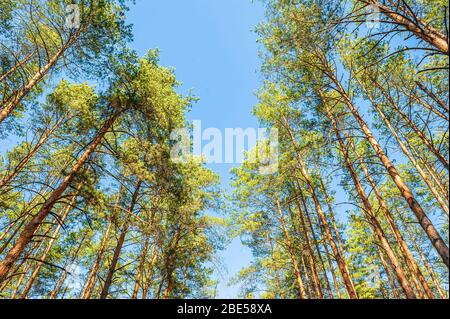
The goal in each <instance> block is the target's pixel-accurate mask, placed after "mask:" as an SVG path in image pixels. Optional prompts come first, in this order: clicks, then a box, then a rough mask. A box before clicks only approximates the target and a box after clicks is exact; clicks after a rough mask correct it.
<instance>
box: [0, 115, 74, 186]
mask: <svg viewBox="0 0 450 319" xmlns="http://www.w3.org/2000/svg"><path fill="white" fill-rule="evenodd" d="M64 119H65V118H64V117H61V118H60V119H59V120H58V121H57V122H56V123H55V125H53V127H52V128H50V129H48V130H45V132H44V133H43V134H42V135H41V137H40V138H39V140H38V142H37V143H36V145H35V146H34V147H33V148H32V149H31V150H30V151H29V152H28V154H27V155H26V156H25V157H24V158H22V159H21V160H20V162H19V163H17V165H16V166H15V167H14V169H13V170H12V172H10V173H9V174H8V175H6V176H5V177H4V178H2V180H1V181H0V189H2V188H4V187H5V186H6V185H8V184H9V183H10V182H11V181H12V180H13V179H14V178H15V177H16V176H17V175H18V174H19V173H20V172H21V171H22V170H23V168H24V167H25V165H26V164H28V162H29V161H30V160H31V159H32V158H33V156H34V155H36V153H37V152H38V151H39V149H40V148H41V147H42V146H43V145H44V144H45V143H46V142H47V140H48V139H49V137H50V136H51V135H52V134H53V133H54V132H55V131H56V129H57V128H58V127H59V126H60V125H61V124H62V123H63V121H64Z"/></svg>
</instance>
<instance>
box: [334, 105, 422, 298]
mask: <svg viewBox="0 0 450 319" xmlns="http://www.w3.org/2000/svg"><path fill="white" fill-rule="evenodd" d="M327 115H328V117H329V119H330V121H331V124H332V126H333V130H334V132H335V134H336V138H337V140H338V142H339V145H340V147H341V151H342V152H343V153H344V160H345V165H346V166H347V169H348V170H349V173H350V175H351V177H352V180H353V183H354V185H355V188H356V191H357V193H358V195H359V198H360V200H361V202H362V203H363V206H364V211H363V212H364V214H365V215H366V216H367V218H368V219H369V221H370V223H371V226H372V227H373V228H374V231H375V233H376V235H377V237H378V240H379V242H380V244H381V246H382V247H383V249H384V251H385V252H386V255H387V256H388V258H389V261H390V262H391V265H392V267H393V268H394V273H395V275H396V277H397V280H398V282H399V284H400V286H401V287H402V289H403V291H404V293H405V295H406V297H407V298H409V299H416V295H415V293H414V291H413V289H412V288H411V286H410V284H409V282H408V279H407V278H406V275H405V273H404V271H403V269H402V267H401V264H400V263H399V262H398V260H397V257H396V256H395V253H394V251H393V250H392V248H391V246H390V244H389V242H388V240H387V239H386V236H385V234H384V231H383V229H382V228H381V225H380V223H379V222H378V219H377V218H376V216H375V214H374V212H373V209H372V205H371V204H370V202H369V200H368V197H367V195H366V193H365V191H364V188H363V187H362V185H361V182H360V180H359V177H358V175H357V173H356V171H355V169H354V166H353V163H352V161H351V159H350V156H349V154H348V149H347V146H346V145H345V143H344V141H343V139H342V137H341V134H340V129H339V127H338V125H337V123H336V121H335V119H334V117H333V115H332V114H331V113H330V112H329V111H327Z"/></svg>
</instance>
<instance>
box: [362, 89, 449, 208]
mask: <svg viewBox="0 0 450 319" xmlns="http://www.w3.org/2000/svg"><path fill="white" fill-rule="evenodd" d="M361 87H362V88H363V90H364V91H365V93H366V95H367V97H368V98H369V100H370V102H371V103H372V105H373V106H374V107H375V109H376V110H377V112H378V114H379V115H380V117H381V118H382V119H383V121H384V123H385V124H386V126H387V127H388V129H389V131H390V132H391V134H392V136H394V138H395V140H396V141H397V143H398V145H399V146H400V148H401V150H402V151H403V153H404V154H405V155H406V156H407V157H408V159H409V160H410V161H411V163H412V164H413V166H414V167H415V169H416V170H417V172H418V173H419V175H420V176H421V177H422V180H423V181H424V182H425V183H426V184H427V186H428V188H429V189H430V191H431V193H432V194H433V196H434V197H435V198H436V200H437V201H438V203H439V205H440V206H441V207H442V209H443V210H444V212H445V213H446V214H447V215H448V213H449V209H448V206H447V203H446V202H445V201H444V200H443V199H442V197H441V196H440V195H439V192H438V191H437V190H436V189H435V187H434V186H433V184H432V183H431V181H430V179H429V178H428V176H427V175H426V173H425V172H424V171H423V169H422V167H420V165H419V164H418V163H417V161H416V159H415V158H414V156H412V154H411V152H410V151H409V150H408V148H407V147H406V146H405V144H404V143H403V142H402V140H401V139H400V136H399V135H398V134H397V131H396V130H395V129H394V128H393V127H392V125H391V122H390V121H389V119H388V118H387V117H386V115H385V114H384V112H383V110H382V109H381V107H380V106H379V105H378V104H377V103H375V101H374V100H373V98H372V96H371V95H370V94H369V93H368V92H367V90H365V88H364V86H363V85H362V84H361Z"/></svg>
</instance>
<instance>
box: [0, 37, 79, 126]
mask: <svg viewBox="0 0 450 319" xmlns="http://www.w3.org/2000/svg"><path fill="white" fill-rule="evenodd" d="M82 30H83V29H82V28H79V29H78V31H77V32H76V33H75V34H73V35H72V36H71V37H70V38H69V40H68V41H67V42H66V43H65V44H64V45H63V46H62V47H61V48H60V49H59V50H58V51H57V52H56V53H55V54H54V55H53V56H52V57H51V58H50V60H49V61H48V62H47V64H46V65H44V67H43V68H41V69H39V71H38V72H37V73H36V74H35V75H34V76H33V77H32V78H31V79H29V81H28V83H27V84H26V85H25V86H24V87H23V88H22V89H21V90H20V91H18V92H16V94H15V96H14V98H13V99H12V101H11V102H7V104H6V106H5V107H4V108H3V109H1V110H0V123H1V122H2V121H3V120H4V119H5V118H7V117H8V116H9V115H10V114H11V112H12V111H14V109H15V108H16V107H17V106H18V105H19V103H20V102H21V101H22V99H23V98H24V97H25V96H26V95H27V94H28V93H29V92H30V91H31V90H32V89H33V88H34V87H35V86H36V85H37V84H38V83H39V82H40V81H41V80H42V79H43V78H44V77H45V75H47V73H48V72H49V71H50V69H51V68H52V67H53V66H54V65H55V64H56V63H57V62H58V60H59V59H60V58H61V56H62V55H63V54H64V52H65V51H66V50H67V49H68V48H69V47H70V46H71V45H72V44H73V43H74V42H75V41H76V40H77V39H78V37H79V36H80V34H81V32H82Z"/></svg>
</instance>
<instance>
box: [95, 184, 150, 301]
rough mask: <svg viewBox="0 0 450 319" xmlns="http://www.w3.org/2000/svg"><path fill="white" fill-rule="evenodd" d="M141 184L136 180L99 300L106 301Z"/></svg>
mask: <svg viewBox="0 0 450 319" xmlns="http://www.w3.org/2000/svg"><path fill="white" fill-rule="evenodd" d="M141 184H142V180H141V179H138V181H137V183H136V187H135V189H134V193H133V196H132V198H131V202H130V206H129V207H128V210H127V215H126V216H125V222H124V225H123V227H122V231H121V232H120V237H119V240H118V241H117V245H116V248H115V249H114V254H113V258H112V260H111V264H110V265H109V270H108V274H107V276H106V279H105V283H104V285H103V289H102V292H101V293H100V298H101V299H106V298H107V297H108V294H109V288H110V287H111V284H112V279H113V276H114V273H115V272H116V267H117V263H118V261H119V257H120V252H121V251H122V247H123V243H124V242H125V236H126V235H127V232H128V228H129V226H130V224H129V223H130V219H131V214H132V213H133V210H134V206H135V204H136V201H137V197H138V195H139V188H140V187H141Z"/></svg>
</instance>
